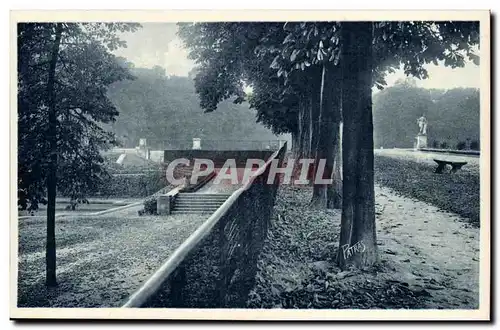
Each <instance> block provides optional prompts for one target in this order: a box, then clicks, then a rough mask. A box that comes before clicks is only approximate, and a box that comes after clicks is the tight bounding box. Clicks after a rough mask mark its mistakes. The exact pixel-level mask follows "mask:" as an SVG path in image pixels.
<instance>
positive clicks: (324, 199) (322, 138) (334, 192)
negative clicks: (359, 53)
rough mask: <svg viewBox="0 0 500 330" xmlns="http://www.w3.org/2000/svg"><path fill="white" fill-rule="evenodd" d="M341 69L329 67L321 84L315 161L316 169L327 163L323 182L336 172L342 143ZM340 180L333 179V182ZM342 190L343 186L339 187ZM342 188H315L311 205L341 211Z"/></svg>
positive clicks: (327, 185) (331, 65)
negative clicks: (320, 164)
mask: <svg viewBox="0 0 500 330" xmlns="http://www.w3.org/2000/svg"><path fill="white" fill-rule="evenodd" d="M339 75H340V68H339V67H337V66H335V65H333V63H327V64H326V65H325V66H324V70H323V72H322V79H321V81H322V84H321V89H320V90H321V91H320V108H321V112H320V116H319V120H320V129H319V139H318V141H317V145H316V148H315V150H316V152H315V161H314V164H315V165H316V166H317V165H318V164H319V161H320V159H325V160H326V162H325V169H324V173H323V177H322V178H323V179H331V178H332V176H333V175H332V174H333V172H334V161H335V156H336V155H335V146H336V145H337V144H338V143H339V137H338V135H339V132H338V129H339V122H340V92H341V86H340V79H339ZM336 181H338V178H335V177H333V182H336ZM340 187H341V185H340ZM338 189H339V186H338V185H337V186H334V185H332V184H315V185H314V188H313V197H312V200H311V205H312V206H313V207H316V208H320V209H325V208H327V207H335V208H340V204H341V203H340V200H339V195H340V193H339V190H338Z"/></svg>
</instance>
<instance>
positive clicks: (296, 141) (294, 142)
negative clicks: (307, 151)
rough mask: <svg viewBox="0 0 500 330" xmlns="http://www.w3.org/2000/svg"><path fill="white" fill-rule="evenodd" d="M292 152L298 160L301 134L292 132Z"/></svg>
mask: <svg viewBox="0 0 500 330" xmlns="http://www.w3.org/2000/svg"><path fill="white" fill-rule="evenodd" d="M292 150H293V155H294V157H295V158H296V157H297V155H298V153H299V133H298V132H292Z"/></svg>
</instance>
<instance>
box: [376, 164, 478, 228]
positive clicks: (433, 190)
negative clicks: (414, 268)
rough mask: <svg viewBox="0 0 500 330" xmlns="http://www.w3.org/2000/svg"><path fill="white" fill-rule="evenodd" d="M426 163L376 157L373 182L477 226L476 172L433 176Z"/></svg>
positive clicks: (431, 168) (474, 169)
mask: <svg viewBox="0 0 500 330" xmlns="http://www.w3.org/2000/svg"><path fill="white" fill-rule="evenodd" d="M431 164H432V163H430V162H428V161H424V160H423V161H418V160H416V159H405V158H396V157H386V156H381V155H377V156H376V157H375V181H376V182H377V183H379V184H381V185H383V186H387V187H390V188H392V189H394V190H396V191H398V192H399V193H401V194H402V195H403V196H407V197H412V198H416V199H418V200H421V201H424V202H427V203H429V204H432V205H434V206H437V207H439V208H441V209H443V210H446V211H450V212H454V213H456V214H459V215H461V216H463V217H466V218H468V219H469V220H470V222H471V223H472V224H474V225H476V226H479V223H480V218H479V209H480V199H479V182H480V180H479V171H478V168H476V167H472V169H469V170H464V169H462V170H459V171H458V172H456V173H453V174H450V173H443V174H437V173H434V170H435V167H436V166H435V165H434V166H433V165H431Z"/></svg>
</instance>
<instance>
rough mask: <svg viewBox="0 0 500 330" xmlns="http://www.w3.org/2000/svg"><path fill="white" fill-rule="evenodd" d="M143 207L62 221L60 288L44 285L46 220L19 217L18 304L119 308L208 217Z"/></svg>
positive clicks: (59, 235)
mask: <svg viewBox="0 0 500 330" xmlns="http://www.w3.org/2000/svg"><path fill="white" fill-rule="evenodd" d="M141 208H142V205H140V206H135V207H131V208H128V209H125V210H121V211H117V212H113V213H109V214H105V215H101V216H94V217H67V218H58V219H56V240H57V280H58V286H57V287H56V288H54V289H47V288H46V287H45V285H44V278H45V221H22V220H21V221H19V230H18V232H19V253H18V267H19V269H18V306H19V307H119V306H121V304H122V303H123V302H124V300H125V299H126V298H127V297H128V296H129V295H131V294H132V293H133V292H134V291H135V290H137V289H138V288H139V286H140V285H141V284H142V283H143V282H144V281H145V280H146V279H147V278H148V277H149V276H150V275H152V274H153V273H154V271H155V270H156V269H157V268H159V267H160V266H161V264H162V263H163V262H165V261H166V260H167V258H168V257H169V256H170V254H171V253H172V252H173V251H174V250H175V249H176V248H177V247H178V246H179V245H180V244H181V243H182V242H183V241H184V240H185V239H187V238H188V237H189V235H191V233H192V232H194V231H195V230H196V228H197V227H198V226H199V225H201V224H202V223H203V221H205V220H206V216H199V215H192V214H189V215H175V216H138V214H137V211H138V210H139V209H141Z"/></svg>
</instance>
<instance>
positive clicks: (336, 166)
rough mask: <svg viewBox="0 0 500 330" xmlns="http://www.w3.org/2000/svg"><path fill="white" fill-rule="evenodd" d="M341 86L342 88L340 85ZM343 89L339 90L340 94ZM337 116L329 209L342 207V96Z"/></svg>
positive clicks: (328, 194) (328, 190)
mask: <svg viewBox="0 0 500 330" xmlns="http://www.w3.org/2000/svg"><path fill="white" fill-rule="evenodd" d="M339 88H341V87H340V86H339ZM340 92H341V90H339V94H340ZM337 118H339V121H336V122H334V123H333V125H332V130H333V135H334V139H333V141H332V146H333V159H334V162H333V175H332V179H333V182H332V184H331V185H329V186H328V189H327V207H328V208H329V209H340V208H341V207H342V122H341V121H340V119H341V114H340V97H339V98H338V108H337Z"/></svg>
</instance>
